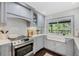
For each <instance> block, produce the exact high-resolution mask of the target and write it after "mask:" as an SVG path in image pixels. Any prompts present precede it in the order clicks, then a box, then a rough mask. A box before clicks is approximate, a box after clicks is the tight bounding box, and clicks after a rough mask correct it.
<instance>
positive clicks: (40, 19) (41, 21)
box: [37, 13, 45, 27]
mask: <svg viewBox="0 0 79 59" xmlns="http://www.w3.org/2000/svg"><path fill="white" fill-rule="evenodd" d="M37 19H38V27H43V26H44V22H45V16H43V15H41V14H39V13H38V14H37Z"/></svg>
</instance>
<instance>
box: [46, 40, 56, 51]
mask: <svg viewBox="0 0 79 59" xmlns="http://www.w3.org/2000/svg"><path fill="white" fill-rule="evenodd" d="M55 46H56V43H55V41H54V40H49V39H47V40H46V48H47V49H49V50H51V51H55V49H56V48H55Z"/></svg>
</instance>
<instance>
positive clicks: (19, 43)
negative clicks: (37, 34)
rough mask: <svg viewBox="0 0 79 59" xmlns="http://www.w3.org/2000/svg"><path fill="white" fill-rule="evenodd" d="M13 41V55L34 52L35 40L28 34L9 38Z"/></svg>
mask: <svg viewBox="0 0 79 59" xmlns="http://www.w3.org/2000/svg"><path fill="white" fill-rule="evenodd" d="M9 39H10V40H11V42H12V55H13V56H25V55H31V54H33V40H29V39H28V38H27V37H26V36H19V37H17V38H15V39H12V38H9Z"/></svg>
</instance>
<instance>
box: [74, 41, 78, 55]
mask: <svg viewBox="0 0 79 59" xmlns="http://www.w3.org/2000/svg"><path fill="white" fill-rule="evenodd" d="M74 56H79V49H78V47H77V45H76V43H75V42H74Z"/></svg>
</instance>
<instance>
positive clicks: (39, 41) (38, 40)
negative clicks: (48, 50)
mask: <svg viewBox="0 0 79 59" xmlns="http://www.w3.org/2000/svg"><path fill="white" fill-rule="evenodd" d="M33 39H34V47H33V51H34V53H36V52H37V51H39V50H40V49H42V48H43V47H44V44H43V43H44V41H43V35H42V36H37V37H34V38H33Z"/></svg>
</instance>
